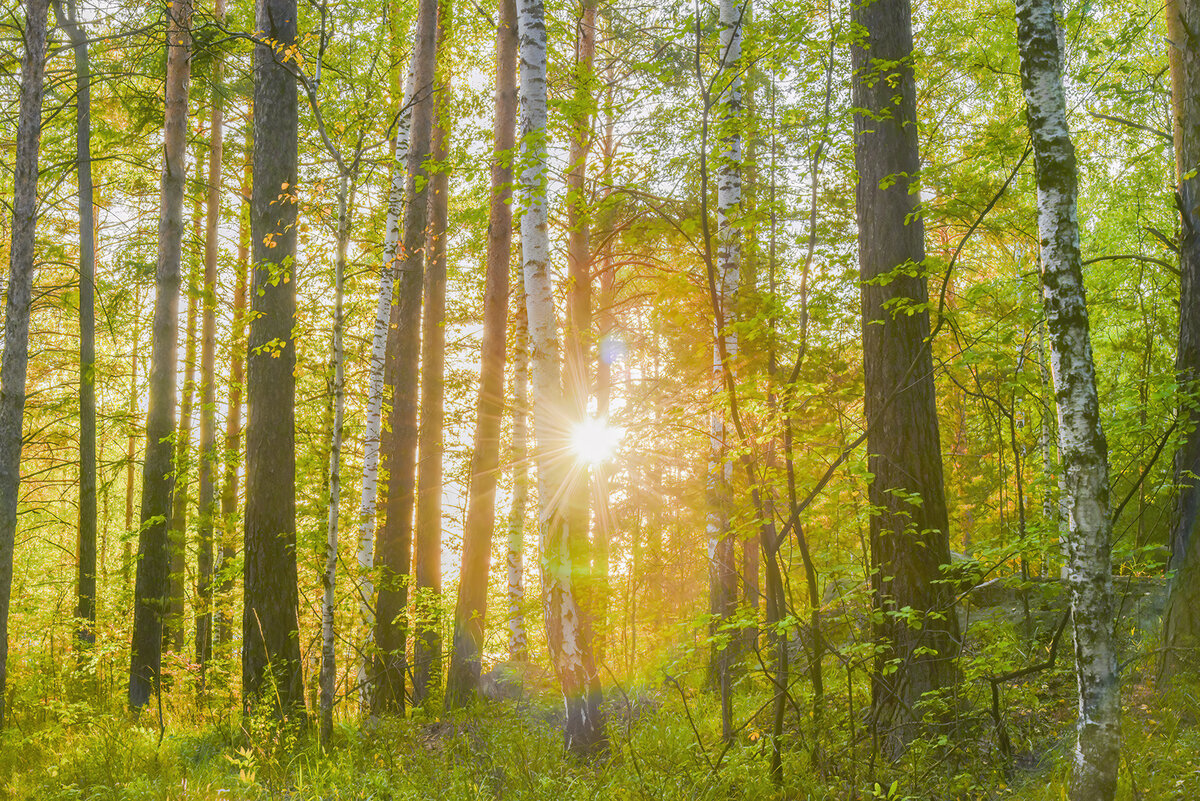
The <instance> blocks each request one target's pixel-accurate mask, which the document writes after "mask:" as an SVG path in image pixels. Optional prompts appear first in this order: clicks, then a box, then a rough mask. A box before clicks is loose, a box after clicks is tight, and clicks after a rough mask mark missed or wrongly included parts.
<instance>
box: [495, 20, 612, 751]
mask: <svg viewBox="0 0 1200 801" xmlns="http://www.w3.org/2000/svg"><path fill="white" fill-rule="evenodd" d="M517 31H518V36H519V39H520V48H521V49H520V59H521V71H520V76H521V79H520V98H521V123H520V125H521V176H520V187H521V197H522V199H523V200H524V202H525V207H524V209H523V210H522V215H521V250H522V254H521V258H522V271H523V273H524V279H525V309H526V314H527V315H528V321H529V345H530V354H531V358H530V361H531V364H532V366H533V425H534V433H535V436H536V439H537V449H536V459H537V475H538V504H539V509H538V533H539V538H540V540H541V571H542V603H543V607H544V610H545V617H546V643H547V649H548V650H549V652H550V662H551V664H552V665H553V667H554V672H555V674H556V675H557V676H558V681H559V684H560V686H561V687H562V692H563V700H564V703H565V707H566V730H565V743H566V747H567V750H569V751H571V752H572V753H575V754H579V755H588V754H594V753H597V752H599V751H602V750H603V749H604V748H605V747H606V746H607V743H606V741H605V731H604V717H603V712H602V710H601V708H600V704H601V700H602V699H601V693H600V684H599V681H598V679H597V676H596V670H595V665H594V663H593V661H592V648H591V641H590V632H589V631H588V630H587V622H586V620H585V619H584V617H583V615H582V613H581V609H580V605H579V602H578V598H577V596H576V592H577V586H576V585H577V581H576V575H575V566H574V565H573V564H572V559H571V557H572V553H571V547H570V543H571V532H570V530H569V528H568V519H567V515H566V508H565V505H564V504H565V500H566V498H565V493H566V492H567V490H568V487H567V471H568V469H569V467H570V465H569V463H568V462H567V461H566V459H565V458H564V454H567V453H569V447H568V446H569V436H570V433H569V429H568V426H567V425H565V421H566V420H568V419H569V414H567V409H566V406H565V399H564V397H563V387H562V376H561V373H560V370H559V366H558V361H559V339H558V316H557V313H556V310H555V308H554V287H553V282H552V277H551V273H550V237H549V215H548V210H547V205H546V183H547V180H548V178H549V165H548V163H547V153H546V151H547V147H546V145H547V143H546V138H547V131H546V23H545V7H544V5H543V3H542V0H518V3H517Z"/></svg>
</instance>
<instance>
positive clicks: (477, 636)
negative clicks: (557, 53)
mask: <svg viewBox="0 0 1200 801" xmlns="http://www.w3.org/2000/svg"><path fill="white" fill-rule="evenodd" d="M516 17H517V7H516V1H515V0H501V2H500V5H499V14H498V20H497V25H496V47H495V50H496V59H495V61H496V93H495V103H494V116H493V120H492V163H491V168H492V171H491V172H492V174H491V207H490V212H489V216H488V240H487V267H486V278H485V281H486V290H485V293H484V299H483V346H482V348H481V354H480V365H479V400H478V402H477V404H476V407H475V408H476V412H475V440H474V442H475V447H474V451H473V453H472V456H471V478H470V485H469V487H468V489H467V517H466V522H465V523H464V525H463V553H462V568H461V573H460V574H459V583H458V603H457V605H456V606H455V608H454V639H453V646H452V649H451V654H450V670H449V673H448V675H447V677H446V707H447V708H448V709H453V708H455V707H461V706H464V705H465V704H466V703H467V700H468V699H469V698H470V697H471V695H472V693H474V691H475V686H476V684H477V683H478V682H479V671H480V650H481V649H482V648H483V636H484V622H485V620H486V616H487V587H488V568H489V566H490V564H491V555H492V530H493V529H494V527H495V522H496V479H497V477H498V473H499V470H500V417H501V414H502V413H503V411H504V361H505V353H504V351H505V345H506V342H505V340H506V335H507V329H508V284H509V281H508V271H509V260H510V257H511V252H510V251H511V249H512V225H513V223H512V189H511V186H512V181H513V168H512V159H513V156H514V152H513V151H514V147H515V144H516V141H515V140H516V128H517V20H516ZM514 413H515V414H518V415H519V414H523V411H515V412H514ZM515 428H516V424H515V423H514V430H515ZM515 439H516V434H515V433H514V440H515ZM514 450H515V442H514ZM513 457H514V458H513V464H514V469H516V470H523V469H524V465H523V463H522V462H521V461H520V459H521V455H520V454H517V453H514V454H513ZM516 483H517V482H516V481H515V480H514V484H516ZM522 483H523V482H522ZM515 495H516V491H515V490H514V500H513V503H514V505H515V504H516V498H515ZM523 523H524V515H523V514H521V515H520V517H519V518H518V519H517V521H516V526H517V532H518V536H520V532H521V530H522V525H523ZM511 552H512V551H511V549H510V550H509V553H511ZM517 558H518V559H519V558H520V551H519V550H518V552H517ZM516 570H517V578H518V581H519V578H520V565H519V563H518V564H517V566H516ZM512 571H513V567H512V566H511V564H510V566H509V576H510V578H509V586H510V587H511V586H512ZM518 586H519V585H518Z"/></svg>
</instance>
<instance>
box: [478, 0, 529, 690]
mask: <svg viewBox="0 0 1200 801" xmlns="http://www.w3.org/2000/svg"><path fill="white" fill-rule="evenodd" d="M513 8H514V14H515V9H516V4H515V3H514V4H513ZM514 75H515V71H514ZM517 276H518V277H517V282H518V284H519V286H518V294H517V296H518V297H521V298H523V297H524V294H525V281H524V279H522V278H521V277H520V273H518V274H517ZM514 339H515V344H514V345H513V430H512V458H511V461H512V466H513V478H512V482H513V495H512V506H511V507H510V508H509V512H508V547H507V548H506V549H505V558H504V563H505V566H506V567H507V571H506V572H507V573H508V581H507V582H506V583H507V587H508V616H507V617H508V657H509V659H511V660H512V661H514V662H525V661H527V660H528V659H529V643H528V642H527V641H526V638H525V556H524V554H525V509H526V507H527V506H528V505H529V445H528V442H529V422H528V420H529V327H528V325H527V324H526V315H525V304H524V303H523V302H522V303H521V304H520V308H518V309H517V324H516V335H515V337H514ZM482 629H483V626H482V623H481V624H480V642H481V643H482V637H483V631H482ZM476 678H477V679H478V675H477V676H476Z"/></svg>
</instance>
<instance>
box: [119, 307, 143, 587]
mask: <svg viewBox="0 0 1200 801" xmlns="http://www.w3.org/2000/svg"><path fill="white" fill-rule="evenodd" d="M133 297H134V301H133V315H134V320H135V322H134V325H133V355H132V356H131V357H130V359H129V404H128V406H127V407H126V408H127V409H128V413H129V420H128V426H129V433H128V437H127V438H126V441H125V532H126V536H125V537H123V538H122V540H121V585H122V587H123V588H124V590H125V592H129V591H130V590H131V589H132V587H131V586H130V580H131V577H132V570H133V548H132V546H131V545H130V543H129V537H130V535H131V534H132V532H133V484H134V481H135V477H134V472H135V467H136V465H135V464H134V459H135V458H136V457H137V426H136V423H135V421H136V420H137V414H138V381H137V374H138V355H139V354H138V350H139V345H140V344H141V340H142V337H141V333H142V331H141V326H139V325H138V324H137V322H136V321H137V320H140V319H141V314H142V288H141V286H136V287H134V296H133Z"/></svg>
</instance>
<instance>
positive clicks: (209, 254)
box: [192, 0, 225, 687]
mask: <svg viewBox="0 0 1200 801" xmlns="http://www.w3.org/2000/svg"><path fill="white" fill-rule="evenodd" d="M214 13H215V15H216V18H217V19H218V20H223V19H224V17H225V0H217V3H216V8H215V10H214ZM212 69H213V72H212V83H213V91H212V110H211V114H210V116H209V126H208V128H209V144H208V205H207V212H208V213H207V215H206V219H205V222H204V284H203V287H202V289H201V306H202V309H203V313H202V317H203V320H202V321H201V323H200V464H199V478H198V482H199V485H200V486H199V489H198V495H197V502H196V511H197V521H196V594H195V598H194V600H193V602H192V603H193V606H194V607H195V610H196V664H197V665H199V667H200V685H201V687H203V686H204V679H205V671H206V670H207V665H208V660H209V659H210V658H211V657H212V628H213V626H212V621H213V615H212V586H213V525H214V519H215V518H216V516H217V502H216V500H217V499H216V477H217V409H216V406H217V395H216V356H217V254H218V252H219V251H220V247H221V245H220V233H219V231H218V225H219V223H220V220H221V158H222V155H223V153H224V143H225V109H224V104H223V102H222V100H221V80H222V77H223V75H224V67H223V63H222V60H221V56H220V54H219V53H218V54H216V55H215V57H214V61H213V67H212Z"/></svg>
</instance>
